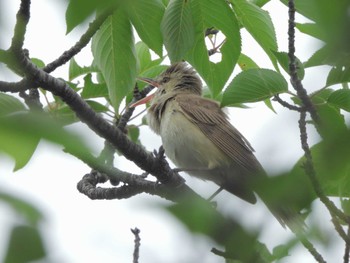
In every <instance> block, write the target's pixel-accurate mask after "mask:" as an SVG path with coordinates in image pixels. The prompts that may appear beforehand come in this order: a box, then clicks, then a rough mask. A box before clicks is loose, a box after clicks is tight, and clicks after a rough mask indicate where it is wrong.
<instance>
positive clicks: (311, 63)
mask: <svg viewBox="0 0 350 263" xmlns="http://www.w3.org/2000/svg"><path fill="white" fill-rule="evenodd" d="M335 63H336V61H335V59H334V57H333V56H332V55H331V51H330V49H329V47H328V46H327V45H326V46H324V47H321V48H320V49H319V50H317V51H316V52H315V53H314V54H312V56H311V57H310V58H309V59H308V60H307V61H306V62H305V63H304V67H305V68H308V67H315V66H323V65H334V64H335Z"/></svg>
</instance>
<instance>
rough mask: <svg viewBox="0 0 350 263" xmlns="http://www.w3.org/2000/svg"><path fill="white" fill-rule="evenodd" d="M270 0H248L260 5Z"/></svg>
mask: <svg viewBox="0 0 350 263" xmlns="http://www.w3.org/2000/svg"><path fill="white" fill-rule="evenodd" d="M270 1H271V0H251V1H250V2H251V3H253V4H254V5H257V6H259V7H262V6H264V5H265V4H267V3H268V2H270Z"/></svg>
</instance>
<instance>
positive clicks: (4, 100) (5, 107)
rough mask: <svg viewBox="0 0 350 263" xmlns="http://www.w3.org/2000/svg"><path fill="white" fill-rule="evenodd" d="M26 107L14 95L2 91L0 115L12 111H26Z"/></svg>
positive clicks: (0, 95)
mask: <svg viewBox="0 0 350 263" xmlns="http://www.w3.org/2000/svg"><path fill="white" fill-rule="evenodd" d="M25 109H26V107H25V106H24V105H23V103H22V102H21V101H20V100H19V99H17V98H15V97H14V96H11V95H8V94H5V93H0V117H1V116H5V115H7V114H10V113H14V112H18V111H24V110H25Z"/></svg>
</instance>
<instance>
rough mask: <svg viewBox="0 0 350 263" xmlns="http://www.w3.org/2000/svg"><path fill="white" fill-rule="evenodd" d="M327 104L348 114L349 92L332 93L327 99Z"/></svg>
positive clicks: (349, 110)
mask: <svg viewBox="0 0 350 263" xmlns="http://www.w3.org/2000/svg"><path fill="white" fill-rule="evenodd" d="M327 102H328V103H329V104H332V105H333V106H336V107H337V108H341V109H343V110H346V111H348V112H350V90H349V89H340V90H336V91H334V92H333V93H332V94H331V95H330V96H329V97H328V101H327Z"/></svg>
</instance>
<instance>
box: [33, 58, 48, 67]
mask: <svg viewBox="0 0 350 263" xmlns="http://www.w3.org/2000/svg"><path fill="white" fill-rule="evenodd" d="M30 60H31V61H32V62H33V63H34V64H35V65H36V66H37V67H38V68H43V67H45V63H44V61H42V60H41V59H38V58H31V59H30Z"/></svg>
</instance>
